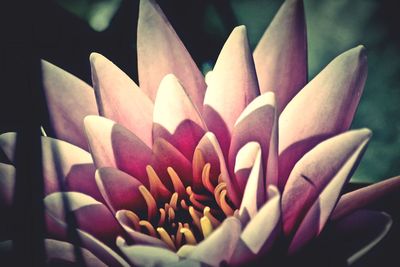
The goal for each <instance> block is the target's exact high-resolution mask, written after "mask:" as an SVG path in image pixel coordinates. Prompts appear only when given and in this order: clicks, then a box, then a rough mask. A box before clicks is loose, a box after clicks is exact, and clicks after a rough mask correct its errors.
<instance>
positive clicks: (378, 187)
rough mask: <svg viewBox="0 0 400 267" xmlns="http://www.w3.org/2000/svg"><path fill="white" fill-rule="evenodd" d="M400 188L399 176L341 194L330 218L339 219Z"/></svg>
mask: <svg viewBox="0 0 400 267" xmlns="http://www.w3.org/2000/svg"><path fill="white" fill-rule="evenodd" d="M399 189H400V176H396V177H393V178H391V179H387V180H384V181H381V182H379V183H375V184H372V185H370V186H366V187H363V188H360V189H358V190H355V191H352V192H349V193H347V194H345V195H343V196H342V197H341V198H340V200H339V202H338V204H337V206H336V208H335V210H334V211H333V213H332V220H337V219H340V218H342V217H344V216H346V215H348V214H350V213H352V212H353V211H355V210H358V209H361V208H364V207H366V206H368V205H369V204H372V203H374V202H375V201H377V200H378V199H380V198H382V197H383V196H385V195H388V194H390V193H393V192H396V190H399Z"/></svg>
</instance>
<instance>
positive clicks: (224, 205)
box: [219, 190, 233, 216]
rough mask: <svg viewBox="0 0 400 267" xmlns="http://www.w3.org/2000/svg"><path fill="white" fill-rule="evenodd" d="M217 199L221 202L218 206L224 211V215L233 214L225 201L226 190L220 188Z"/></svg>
mask: <svg viewBox="0 0 400 267" xmlns="http://www.w3.org/2000/svg"><path fill="white" fill-rule="evenodd" d="M219 201H220V203H221V205H220V207H221V209H222V211H223V212H224V213H225V215H226V216H231V215H233V209H232V208H231V207H230V206H229V204H228V203H227V202H226V190H222V191H221V195H220V198H219Z"/></svg>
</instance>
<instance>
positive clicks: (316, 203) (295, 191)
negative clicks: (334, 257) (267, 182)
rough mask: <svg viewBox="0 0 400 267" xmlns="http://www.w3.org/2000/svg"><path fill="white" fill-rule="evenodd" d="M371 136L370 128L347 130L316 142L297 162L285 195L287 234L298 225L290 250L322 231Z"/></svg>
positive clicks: (283, 209) (298, 247) (283, 203)
mask: <svg viewBox="0 0 400 267" xmlns="http://www.w3.org/2000/svg"><path fill="white" fill-rule="evenodd" d="M370 137H371V132H370V131H369V130H367V129H362V130H356V131H350V132H346V133H344V134H341V135H338V136H336V137H333V138H330V139H328V140H326V141H324V142H322V143H321V144H319V145H317V146H316V147H315V148H314V149H312V150H311V151H310V152H309V153H307V154H306V155H305V156H304V157H303V158H302V159H301V160H300V161H299V162H298V163H297V164H296V166H295V168H294V169H293V171H292V173H291V174H290V177H289V180H288V183H287V185H286V187H285V190H284V191H283V196H282V212H283V223H284V231H285V234H286V235H289V234H290V233H292V232H293V231H294V230H295V229H296V227H297V226H298V228H297V231H296V232H295V234H294V237H293V240H292V242H291V244H290V247H289V252H290V253H293V252H295V251H297V250H298V249H300V248H301V247H302V246H303V245H305V244H306V243H307V242H308V241H309V240H311V239H312V238H313V237H315V236H317V235H318V234H319V233H320V232H321V231H322V229H323V227H324V226H325V223H326V221H327V220H328V218H329V216H330V215H331V212H332V211H333V208H334V207H335V205H336V203H337V200H338V198H339V194H340V192H341V190H342V188H343V186H344V184H345V183H346V182H347V181H348V179H349V178H350V176H351V174H352V172H353V170H354V169H355V167H356V165H357V163H358V161H359V160H360V158H361V156H362V153H363V151H364V149H365V148H366V145H367V143H368V141H369V139H370ZM299 223H300V224H299Z"/></svg>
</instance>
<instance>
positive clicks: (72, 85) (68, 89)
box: [42, 60, 97, 150]
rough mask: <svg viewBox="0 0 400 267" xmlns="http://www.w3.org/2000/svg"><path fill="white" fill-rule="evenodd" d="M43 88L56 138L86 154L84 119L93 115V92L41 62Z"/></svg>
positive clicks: (53, 67) (61, 71) (55, 68)
mask: <svg viewBox="0 0 400 267" xmlns="http://www.w3.org/2000/svg"><path fill="white" fill-rule="evenodd" d="M42 73H43V86H44V91H45V94H46V99H47V106H48V109H49V115H50V120H51V123H52V127H53V129H54V132H55V134H56V137H57V138H59V139H62V140H65V141H67V142H69V143H71V144H74V145H77V146H79V147H81V148H83V149H85V150H88V144H87V141H86V137H85V134H84V131H83V118H84V117H85V116H87V115H96V114H97V107H96V99H95V96H94V92H93V89H92V88H91V87H90V86H89V85H87V84H86V83H85V82H83V81H81V80H80V79H78V78H77V77H75V76H73V75H72V74H70V73H68V72H66V71H64V70H62V69H60V68H59V67H57V66H55V65H53V64H51V63H49V62H47V61H45V60H42Z"/></svg>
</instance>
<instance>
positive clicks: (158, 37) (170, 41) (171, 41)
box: [137, 0, 206, 111]
mask: <svg viewBox="0 0 400 267" xmlns="http://www.w3.org/2000/svg"><path fill="white" fill-rule="evenodd" d="M137 51H138V71H139V84H140V88H141V89H142V90H144V92H145V93H146V94H147V95H148V96H149V97H150V98H151V99H152V100H153V101H154V100H155V98H156V94H157V89H158V86H159V84H160V82H161V80H162V79H163V78H164V76H165V75H167V74H169V73H172V74H174V75H175V76H176V77H177V78H178V79H179V80H180V81H181V83H182V85H183V87H184V88H185V89H186V92H187V93H188V95H189V97H190V99H191V100H192V101H193V104H194V105H195V106H196V108H197V109H198V110H199V111H201V109H202V106H203V99H204V93H205V88H206V85H205V82H204V77H203V75H202V74H201V72H200V71H199V69H198V68H197V66H196V64H195V63H194V61H193V59H192V58H191V56H190V54H189V53H188V51H187V50H186V48H185V47H184V45H183V43H182V42H181V40H180V39H179V37H178V36H177V35H176V33H175V31H174V29H173V28H172V26H171V25H170V23H169V22H168V19H167V18H166V17H165V15H164V14H163V12H162V11H161V9H160V7H159V6H158V5H157V4H156V2H155V1H154V0H141V1H140V6H139V20H138V31H137Z"/></svg>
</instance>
